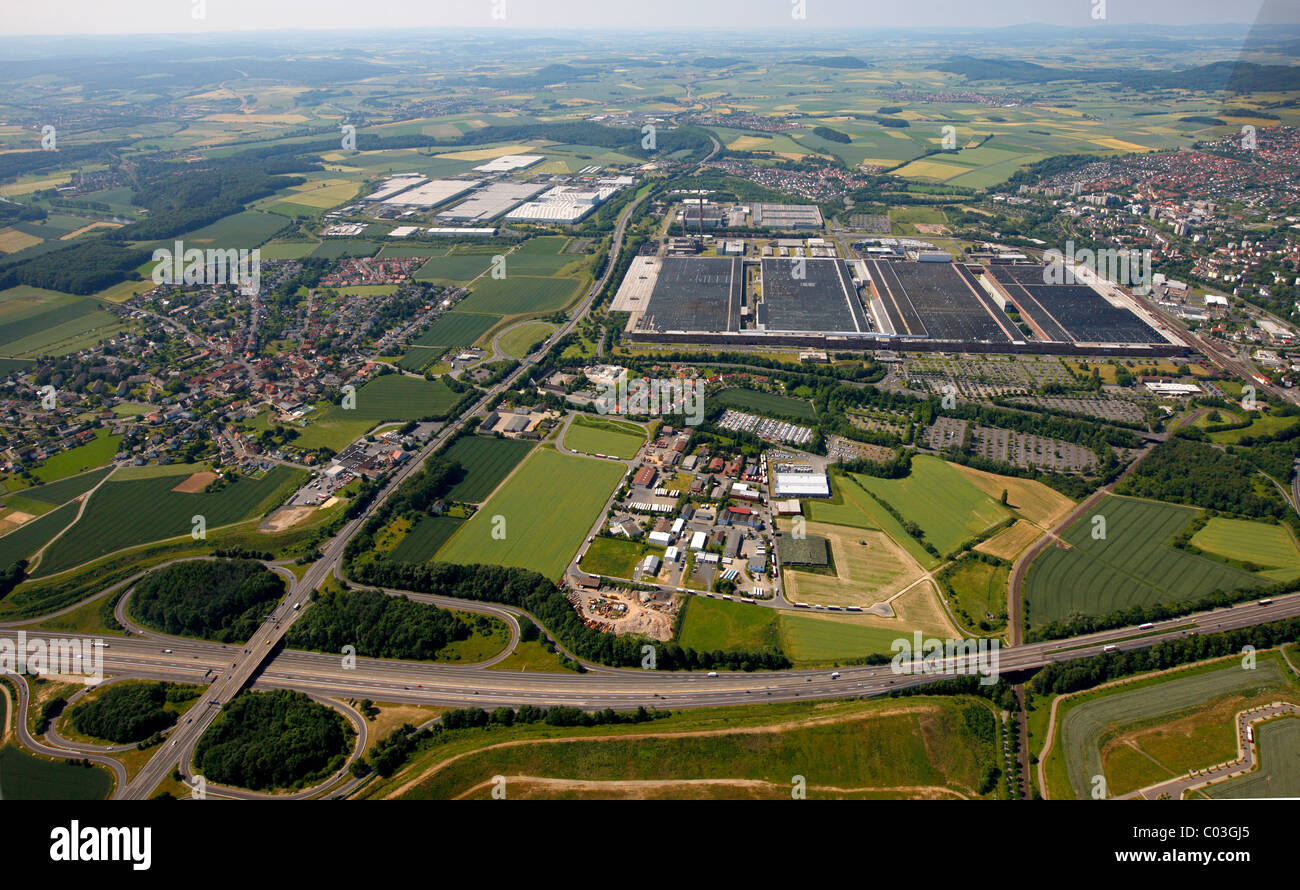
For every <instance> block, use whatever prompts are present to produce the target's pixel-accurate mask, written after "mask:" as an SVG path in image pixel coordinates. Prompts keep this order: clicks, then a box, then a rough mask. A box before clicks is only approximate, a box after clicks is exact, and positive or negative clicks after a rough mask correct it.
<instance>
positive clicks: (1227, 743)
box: [1049, 658, 1294, 800]
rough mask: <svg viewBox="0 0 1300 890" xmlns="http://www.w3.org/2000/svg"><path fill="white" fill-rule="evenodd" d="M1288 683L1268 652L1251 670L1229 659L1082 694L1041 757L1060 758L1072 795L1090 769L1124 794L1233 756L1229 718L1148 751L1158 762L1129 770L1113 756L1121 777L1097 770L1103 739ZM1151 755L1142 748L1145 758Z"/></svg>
mask: <svg viewBox="0 0 1300 890" xmlns="http://www.w3.org/2000/svg"><path fill="white" fill-rule="evenodd" d="M1293 686H1294V684H1293V681H1292V680H1291V679H1290V678H1289V677H1288V676H1287V672H1286V671H1285V670H1284V669H1283V668H1282V667H1281V666H1280V665H1279V663H1278V660H1277V659H1276V658H1260V659H1259V661H1258V662H1257V663H1256V668H1255V670H1252V671H1243V670H1242V669H1241V666H1240V664H1238V663H1237V662H1236V661H1235V660H1232V661H1229V662H1227V663H1224V664H1222V665H1220V666H1218V667H1216V668H1207V669H1202V670H1197V671H1194V672H1192V673H1190V674H1187V675H1183V676H1175V677H1172V678H1168V679H1162V680H1155V681H1152V682H1149V683H1141V684H1140V685H1136V686H1134V687H1132V688H1128V687H1124V686H1121V687H1117V688H1114V689H1111V690H1107V691H1104V692H1101V693H1098V694H1095V695H1089V696H1087V697H1086V698H1083V699H1081V700H1077V701H1075V702H1072V703H1071V704H1070V705H1069V707H1068V708H1066V709H1062V710H1063V713H1058V721H1059V723H1058V726H1059V729H1058V730H1057V732H1058V742H1057V746H1056V747H1055V749H1054V751H1053V753H1052V755H1050V757H1049V763H1050V762H1051V760H1058V761H1059V760H1060V759H1062V758H1063V760H1064V765H1065V773H1066V775H1067V776H1068V785H1069V789H1070V790H1071V791H1072V792H1073V794H1074V796H1075V797H1076V798H1077V799H1082V800H1087V799H1089V798H1090V797H1091V792H1092V787H1093V785H1092V777H1093V776H1098V775H1106V780H1107V785H1108V790H1109V792H1110V794H1112V795H1115V794H1126V793H1128V792H1130V791H1135V790H1137V789H1138V788H1142V787H1145V786H1146V785H1150V784H1154V783H1155V782H1158V781H1161V780H1163V779H1169V778H1173V777H1175V776H1177V775H1180V774H1181V773H1183V772H1186V770H1188V769H1190V768H1194V767H1201V768H1204V767H1207V766H1212V765H1213V764H1215V763H1220V762H1223V761H1225V760H1230V759H1233V758H1234V757H1235V753H1236V744H1235V742H1234V735H1235V733H1234V730H1233V729H1232V726H1231V722H1230V721H1231V716H1230V715H1228V719H1227V720H1223V721H1219V722H1220V723H1222V725H1221V726H1218V727H1217V731H1211V732H1202V733H1197V734H1196V736H1194V737H1193V738H1183V739H1181V740H1178V739H1175V740H1173V742H1172V747H1169V749H1168V750H1167V751H1161V750H1159V749H1157V750H1156V751H1155V752H1154V753H1156V754H1161V755H1162V756H1163V760H1162V761H1160V762H1161V763H1163V764H1164V765H1163V766H1161V765H1160V764H1159V763H1152V762H1150V760H1148V762H1146V763H1145V764H1142V765H1141V766H1140V768H1138V769H1133V768H1132V767H1130V765H1129V764H1128V763H1127V762H1126V761H1125V760H1123V759H1121V760H1119V761H1117V762H1116V763H1117V765H1119V766H1124V767H1126V769H1125V771H1124V774H1123V775H1120V774H1119V773H1118V771H1117V770H1116V769H1115V768H1114V767H1112V773H1115V774H1113V775H1112V774H1107V773H1106V772H1105V770H1104V768H1103V763H1102V747H1103V745H1104V744H1105V743H1106V741H1107V740H1108V739H1109V738H1113V737H1115V736H1116V735H1118V734H1120V733H1123V732H1125V731H1131V730H1134V729H1140V728H1149V727H1157V726H1159V725H1160V724H1162V723H1165V724H1168V723H1170V722H1171V721H1172V720H1173V719H1174V718H1176V717H1181V716H1186V715H1189V714H1193V713H1195V712H1196V711H1198V710H1204V709H1207V708H1209V707H1210V706H1211V705H1212V704H1213V702H1214V701H1215V699H1218V698H1221V697H1225V696H1244V697H1247V698H1249V697H1252V696H1255V695H1272V694H1278V693H1279V692H1281V690H1282V689H1284V688H1293ZM1151 753H1152V752H1148V756H1149V757H1150V755H1151ZM1054 796H1055V795H1054Z"/></svg>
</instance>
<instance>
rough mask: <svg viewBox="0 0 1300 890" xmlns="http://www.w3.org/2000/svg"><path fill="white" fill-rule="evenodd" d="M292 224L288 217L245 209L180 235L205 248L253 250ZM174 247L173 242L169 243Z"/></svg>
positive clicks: (190, 243)
mask: <svg viewBox="0 0 1300 890" xmlns="http://www.w3.org/2000/svg"><path fill="white" fill-rule="evenodd" d="M288 224H289V220H288V219H287V218H286V217H283V216H279V215H277V214H274V213H259V212H257V211H255V210H245V211H243V212H241V213H233V214H231V215H230V216H226V217H223V218H221V219H219V220H217V221H216V222H214V223H212V224H211V225H206V226H204V227H203V228H201V229H195V230H194V231H193V232H186V233H185V234H184V235H181V236H179V240H181V241H184V242H185V246H186V248H187V249H188V248H189V247H198V248H201V249H204V250H206V249H208V248H210V247H211V248H220V249H222V250H228V249H230V248H234V249H236V250H252V249H253V248H254V247H258V246H260V245H262V244H265V243H266V242H267V241H268V240H270V238H271V236H272V235H274V234H275V233H276V232H278V231H280V230H281V229H283V228H284V227H285V226H286V225H288ZM160 243H161V242H160ZM164 246H166V247H169V248H170V247H171V245H170V244H165V245H164Z"/></svg>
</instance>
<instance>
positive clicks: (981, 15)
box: [0, 0, 1300, 36]
mask: <svg viewBox="0 0 1300 890" xmlns="http://www.w3.org/2000/svg"><path fill="white" fill-rule="evenodd" d="M1261 9H1262V12H1261ZM1263 22H1287V23H1300V3H1297V2H1295V0H1233V2H1224V0H925V2H923V3H906V2H897V0H653V2H644V0H364V2H358V0H0V34H3V35H8V36H14V35H24V34H28V35H32V34H58V35H70V34H177V33H188V34H195V33H203V32H226V31H259V30H283V29H346V30H356V29H366V30H371V29H387V28H393V29H403V28H437V27H452V28H502V29H511V30H519V31H523V30H536V29H547V28H583V29H655V30H661V29H672V30H678V29H684V28H691V29H695V28H698V29H709V28H726V29H733V30H734V29H745V28H779V27H790V28H794V27H806V28H810V29H817V28H894V27H961V28H970V27H1002V26H1007V25H1021V24H1028V23H1043V24H1049V25H1075V26H1095V27H1102V26H1105V25H1107V24H1116V25H1125V24H1138V23H1159V24H1184V25H1197V24H1225V23H1238V24H1256V23H1263Z"/></svg>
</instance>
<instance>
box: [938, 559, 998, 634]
mask: <svg viewBox="0 0 1300 890" xmlns="http://www.w3.org/2000/svg"><path fill="white" fill-rule="evenodd" d="M1010 574H1011V566H1010V565H1009V564H1006V565H992V564H990V563H987V562H983V561H982V560H979V559H975V558H973V557H966V558H963V559H960V560H958V561H957V562H955V563H953V564H952V566H950V567H949V568H948V569H946V570H944V572H943V573H941V574H940V575H939V576H938V578H939V581H940V583H941V584H942V585H943V588H944V591H945V592H946V593H947V595H948V598H949V600H950V601H951V602H952V606H953V611H955V612H956V613H957V617H958V618H959V619H961V621H962V624H963V625H965V627H966V628H967V629H968V630H972V631H976V632H978V633H995V632H1000V631H1002V630H1003V629H1004V628H1005V627H1006V624H1007V617H1006V616H1007V579H1008V577H1009V576H1010Z"/></svg>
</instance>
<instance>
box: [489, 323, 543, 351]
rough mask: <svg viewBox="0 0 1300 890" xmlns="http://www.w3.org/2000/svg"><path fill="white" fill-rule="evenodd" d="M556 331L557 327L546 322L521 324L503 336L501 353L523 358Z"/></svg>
mask: <svg viewBox="0 0 1300 890" xmlns="http://www.w3.org/2000/svg"><path fill="white" fill-rule="evenodd" d="M554 331H555V325H553V324H550V323H549V322H545V321H538V322H531V323H529V324H521V325H520V326H519V327H517V328H514V329H512V330H510V331H508V332H506V333H505V334H503V335H502V336H501V341H500V342H501V351H502V352H504V353H505V354H506V355H508V356H511V357H513V358H523V357H524V356H525V355H528V353H529V350H531V349H532V348H534V347H535V346H537V344H539V343H541V342H542V341H543V340H545V339H546V338H547V337H549V336H550V335H551V334H552V333H554Z"/></svg>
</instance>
